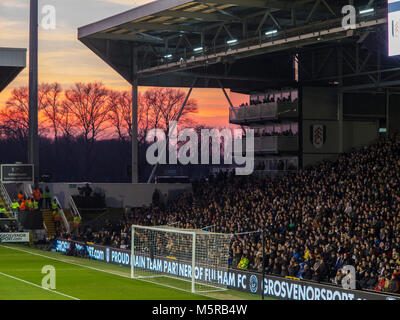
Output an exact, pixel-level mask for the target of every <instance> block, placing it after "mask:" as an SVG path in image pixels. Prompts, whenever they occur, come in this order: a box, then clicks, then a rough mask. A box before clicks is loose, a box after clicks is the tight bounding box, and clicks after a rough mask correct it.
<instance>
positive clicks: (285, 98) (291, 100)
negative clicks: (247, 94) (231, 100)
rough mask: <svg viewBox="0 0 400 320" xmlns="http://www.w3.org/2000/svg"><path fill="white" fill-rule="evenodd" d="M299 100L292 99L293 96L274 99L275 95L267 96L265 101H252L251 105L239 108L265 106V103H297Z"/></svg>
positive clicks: (243, 104)
mask: <svg viewBox="0 0 400 320" xmlns="http://www.w3.org/2000/svg"><path fill="white" fill-rule="evenodd" d="M296 101H297V98H295V99H292V96H291V95H289V96H288V97H282V98H281V97H274V96H273V95H267V96H266V97H265V98H264V99H258V98H257V99H250V104H248V103H247V102H246V103H242V104H241V105H240V106H239V107H248V106H249V105H250V106H255V105H258V104H263V103H270V102H296Z"/></svg>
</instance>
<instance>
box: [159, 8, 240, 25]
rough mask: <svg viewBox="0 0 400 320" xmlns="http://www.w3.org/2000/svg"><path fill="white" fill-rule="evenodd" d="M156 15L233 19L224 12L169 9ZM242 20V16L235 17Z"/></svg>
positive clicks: (201, 18)
mask: <svg viewBox="0 0 400 320" xmlns="http://www.w3.org/2000/svg"><path fill="white" fill-rule="evenodd" d="M152 16H154V17H171V18H186V19H193V20H199V21H227V22H229V21H232V18H231V17H227V16H226V15H223V14H218V13H214V12H211V13H202V12H190V11H178V10H168V11H162V12H159V13H156V14H153V15H152ZM235 19H238V20H240V18H237V17H236V18H235Z"/></svg>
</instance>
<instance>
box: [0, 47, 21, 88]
mask: <svg viewBox="0 0 400 320" xmlns="http://www.w3.org/2000/svg"><path fill="white" fill-rule="evenodd" d="M25 67H26V49H15V48H0V92H1V91H2V90H3V89H4V88H5V87H7V86H8V85H9V84H10V82H11V81H13V80H14V79H15V77H16V76H17V75H18V74H19V73H20V72H21V71H22V70H23V69H24V68H25Z"/></svg>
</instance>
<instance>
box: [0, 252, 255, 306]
mask: <svg viewBox="0 0 400 320" xmlns="http://www.w3.org/2000/svg"><path fill="white" fill-rule="evenodd" d="M48 265H50V266H53V267H54V268H55V271H56V288H55V289H54V290H51V289H50V290H48V289H44V288H43V287H42V279H43V277H45V276H46V274H42V268H43V267H44V266H48ZM129 275H130V270H129V268H126V267H122V266H121V267H120V266H115V265H108V264H105V263H102V262H98V261H92V260H86V259H80V258H74V257H67V256H64V255H61V254H58V253H53V252H47V251H41V250H38V249H34V248H30V247H27V246H22V245H0V300H148V299H149V300H193V299H194V300H203V299H224V300H225V299H259V297H254V296H253V295H249V294H244V293H240V292H236V291H233V290H228V291H222V292H215V293H210V294H208V295H207V296H204V295H195V294H191V293H188V292H184V291H181V290H176V289H173V288H170V287H168V286H162V285H157V284H154V283H149V282H145V281H140V280H132V279H130V277H129ZM169 281H173V280H171V279H169ZM164 284H166V285H168V283H164ZM169 284H170V285H172V286H175V287H179V284H178V283H169Z"/></svg>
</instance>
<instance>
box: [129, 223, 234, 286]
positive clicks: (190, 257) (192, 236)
mask: <svg viewBox="0 0 400 320" xmlns="http://www.w3.org/2000/svg"><path fill="white" fill-rule="evenodd" d="M231 238H232V235H230V234H222V233H212V232H207V231H204V230H197V229H196V230H192V229H179V228H173V227H171V226H165V227H164V226H158V227H146V226H137V225H133V226H132V239H131V240H132V243H131V278H133V279H142V280H146V281H151V282H154V283H157V284H159V285H165V286H168V287H172V288H177V289H180V290H184V291H188V292H191V293H202V292H211V291H220V290H226V283H224V281H223V278H224V277H223V273H224V272H225V273H226V272H227V270H228V260H229V247H230V242H231Z"/></svg>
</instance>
